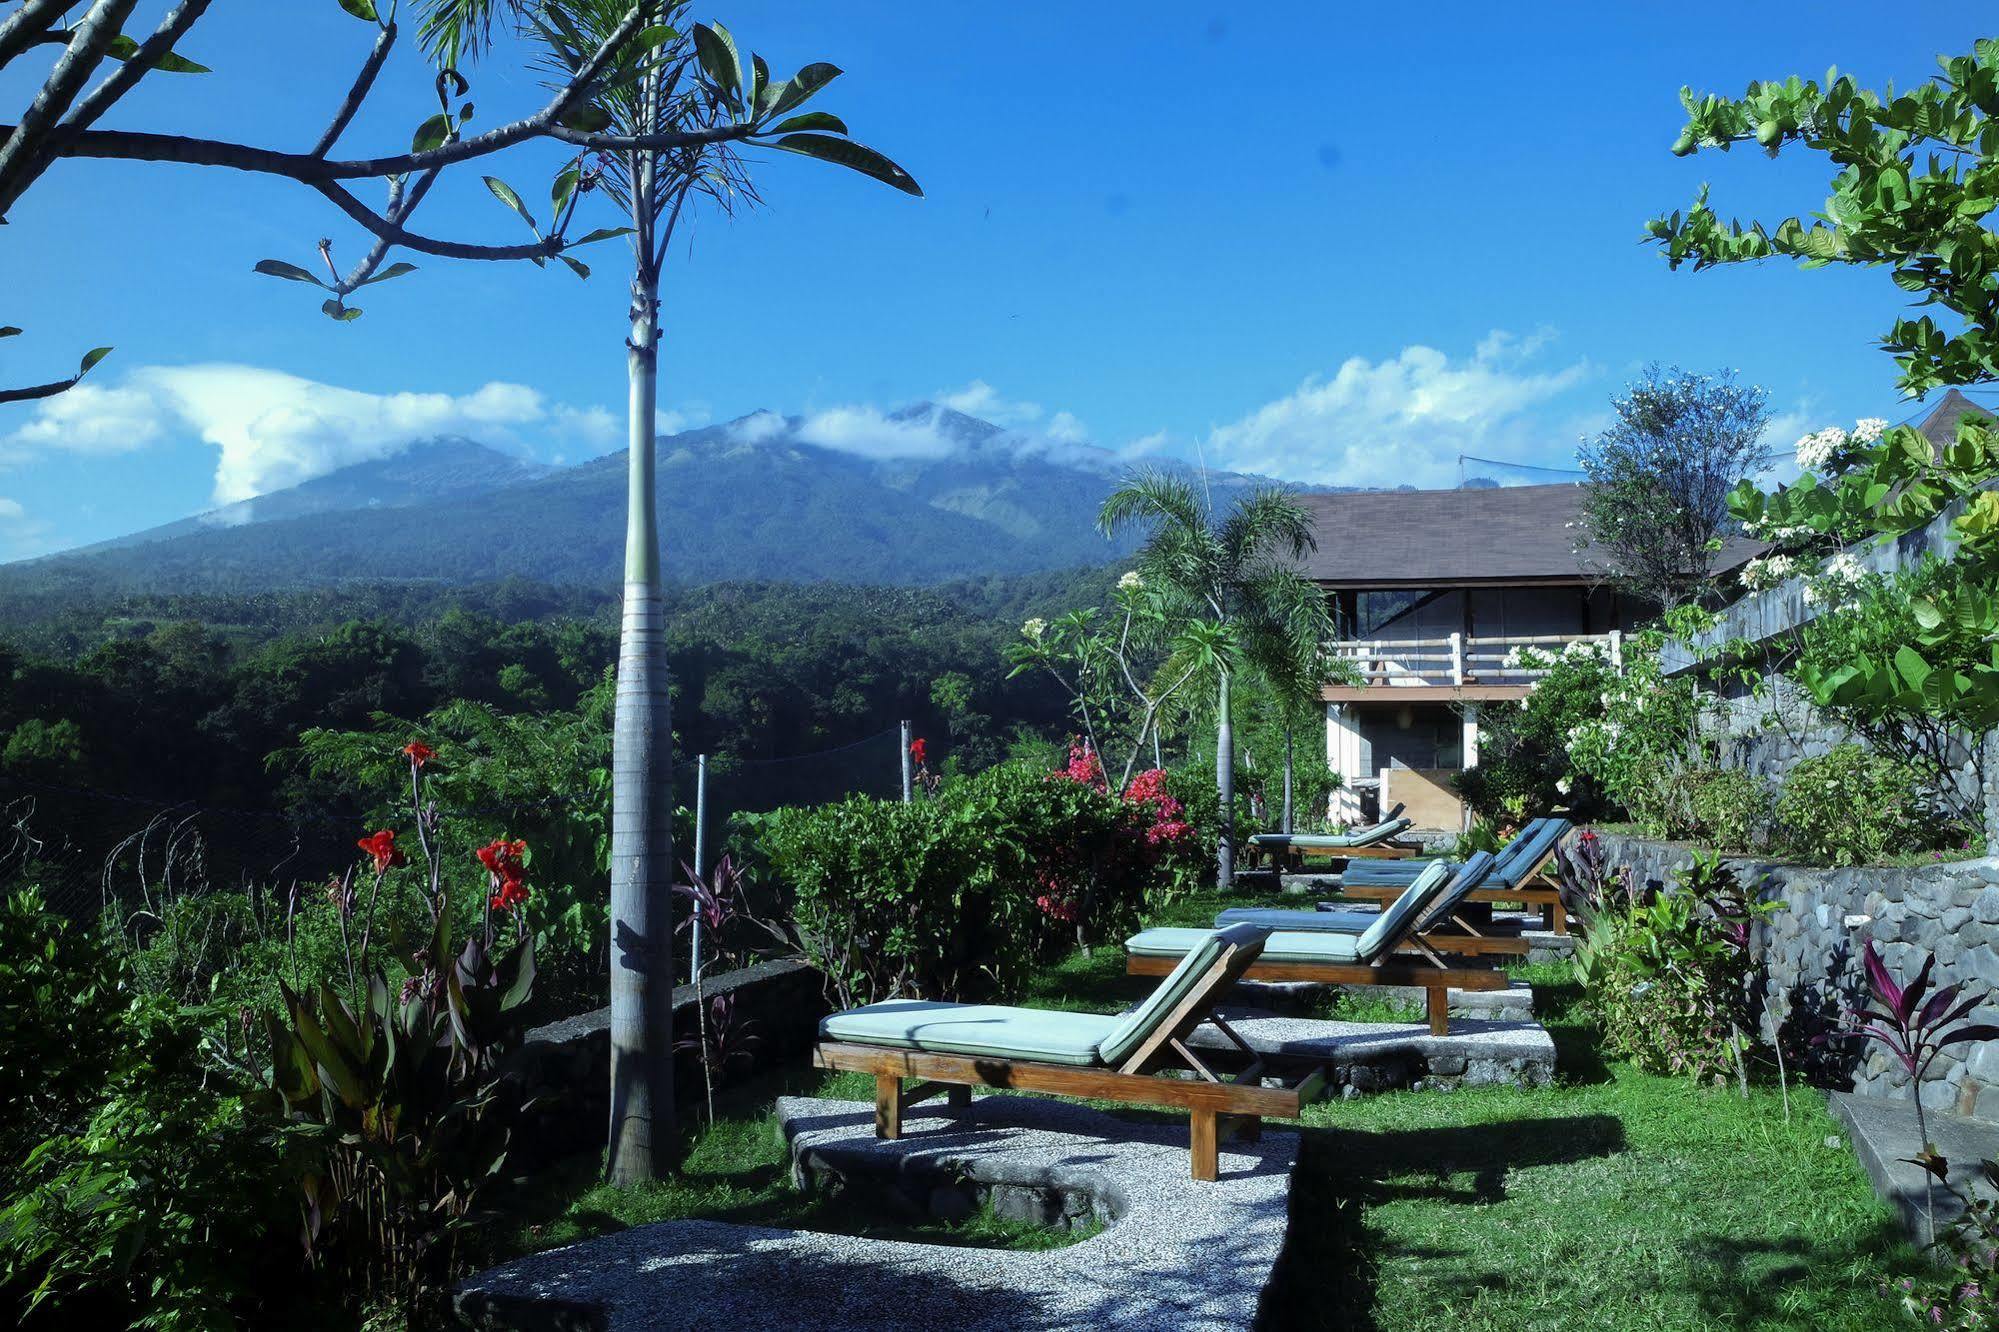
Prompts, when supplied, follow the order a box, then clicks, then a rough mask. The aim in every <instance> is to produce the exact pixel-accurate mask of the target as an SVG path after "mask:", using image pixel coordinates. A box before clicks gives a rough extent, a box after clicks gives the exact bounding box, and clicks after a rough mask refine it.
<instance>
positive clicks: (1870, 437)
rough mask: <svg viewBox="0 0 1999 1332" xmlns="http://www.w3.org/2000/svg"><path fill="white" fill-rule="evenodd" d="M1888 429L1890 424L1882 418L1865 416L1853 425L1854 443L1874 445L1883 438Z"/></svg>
mask: <svg viewBox="0 0 1999 1332" xmlns="http://www.w3.org/2000/svg"><path fill="white" fill-rule="evenodd" d="M1887 428H1888V423H1887V422H1886V421H1884V420H1882V419H1881V418H1880V417H1878V416H1863V417H1861V418H1860V419H1859V420H1858V421H1855V422H1854V423H1853V442H1854V443H1856V444H1872V443H1873V442H1874V441H1875V440H1877V439H1879V438H1881V432H1882V431H1884V430H1886V429H1887Z"/></svg>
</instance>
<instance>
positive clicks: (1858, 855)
mask: <svg viewBox="0 0 1999 1332" xmlns="http://www.w3.org/2000/svg"><path fill="white" fill-rule="evenodd" d="M1940 822H1941V821H1940V820H1939V819H1937V818H1936V817H1935V815H1934V814H1932V813H1931V812H1930V811H1929V810H1928V809H1926V808H1925V807H1924V805H1923V803H1922V786H1921V774H1919V773H1918V772H1917V771H1916V770H1915V769H1914V768H1912V767H1910V766H1909V765H1908V764H1906V763H1903V762H1900V761H1898V760H1895V759H1889V758H1884V757H1882V756H1881V755H1879V754H1875V753H1871V752H1870V751H1868V750H1866V749H1863V748H1861V747H1860V746H1859V745H1855V744H1845V745H1836V746H1834V747H1833V748H1832V749H1830V750H1827V751H1826V752H1825V753H1824V754H1821V755H1819V756H1818V757H1817V758H1808V759H1803V760H1801V761H1800V762H1799V763H1798V764H1797V765H1796V766H1794V767H1793V768H1792V769H1791V770H1790V771H1789V772H1788V773H1786V774H1785V775H1784V794H1783V796H1782V797H1781V798H1780V799H1779V800H1778V802H1777V824H1778V832H1779V835H1780V836H1781V838H1782V839H1783V843H1784V846H1785V848H1786V849H1787V850H1788V851H1790V852H1791V853H1792V854H1793V855H1796V856H1798V857H1800V858H1801V859H1804V860H1808V861H1810V862H1811V863H1813V864H1823V865H1865V864H1871V863H1872V862H1874V861H1878V860H1881V859H1884V858H1886V857H1888V856H1892V855H1894V854H1895V853H1897V852H1901V851H1916V850H1924V849H1926V848H1928V847H1929V846H1931V845H1933V844H1935V842H1936V841H1937V839H1938V837H1939V834H1940V833H1941V831H1942V829H1941V826H1940Z"/></svg>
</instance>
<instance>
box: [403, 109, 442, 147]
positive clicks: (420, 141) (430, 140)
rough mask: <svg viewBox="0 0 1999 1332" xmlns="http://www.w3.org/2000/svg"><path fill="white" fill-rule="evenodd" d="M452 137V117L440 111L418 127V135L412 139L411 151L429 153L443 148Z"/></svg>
mask: <svg viewBox="0 0 1999 1332" xmlns="http://www.w3.org/2000/svg"><path fill="white" fill-rule="evenodd" d="M450 137H451V117H450V116H447V115H445V114H444V113H443V112H442V111H440V112H438V113H437V114H436V115H434V116H432V117H431V118H430V119H429V120H426V121H424V122H423V124H421V125H419V126H417V127H416V133H415V134H414V135H412V136H411V137H410V151H411V152H413V153H427V152H430V151H431V150H432V149H435V148H442V147H443V146H444V141H445V140H446V139H448V138H450Z"/></svg>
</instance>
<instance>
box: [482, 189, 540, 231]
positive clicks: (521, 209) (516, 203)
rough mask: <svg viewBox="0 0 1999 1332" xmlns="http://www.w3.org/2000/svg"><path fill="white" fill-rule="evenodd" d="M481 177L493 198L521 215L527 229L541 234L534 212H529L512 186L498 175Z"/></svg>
mask: <svg viewBox="0 0 1999 1332" xmlns="http://www.w3.org/2000/svg"><path fill="white" fill-rule="evenodd" d="M481 179H483V180H484V181H485V182H486V188H487V189H489V190H491V191H492V192H493V197H494V198H495V199H498V200H499V201H500V202H501V203H503V204H505V205H506V206H507V207H509V208H511V209H513V210H514V211H515V212H516V213H519V214H520V215H521V221H523V222H525V223H527V224H528V230H530V231H532V232H534V234H535V235H537V236H539V235H540V234H541V227H540V226H538V225H537V224H536V223H535V220H534V214H532V213H530V212H529V211H528V209H527V205H526V204H524V203H522V202H521V196H520V195H518V194H516V193H514V187H513V186H511V185H509V184H507V182H505V181H504V180H501V179H500V178H499V177H498V176H485V177H482V178H481Z"/></svg>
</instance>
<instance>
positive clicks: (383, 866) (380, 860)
mask: <svg viewBox="0 0 1999 1332" xmlns="http://www.w3.org/2000/svg"><path fill="white" fill-rule="evenodd" d="M355 845H356V846H358V847H360V848H361V849H362V850H363V851H365V852H367V853H368V854H369V855H371V856H373V857H374V858H375V873H377V874H386V873H388V872H389V871H390V870H392V869H394V868H395V867H396V866H398V865H405V864H408V863H409V857H408V856H406V855H404V854H403V853H402V852H400V851H398V850H396V834H395V830H394V829H392V828H384V829H382V831H380V832H378V833H373V834H370V835H369V836H367V837H363V838H362V839H361V840H360V841H358V842H356V843H355Z"/></svg>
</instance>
